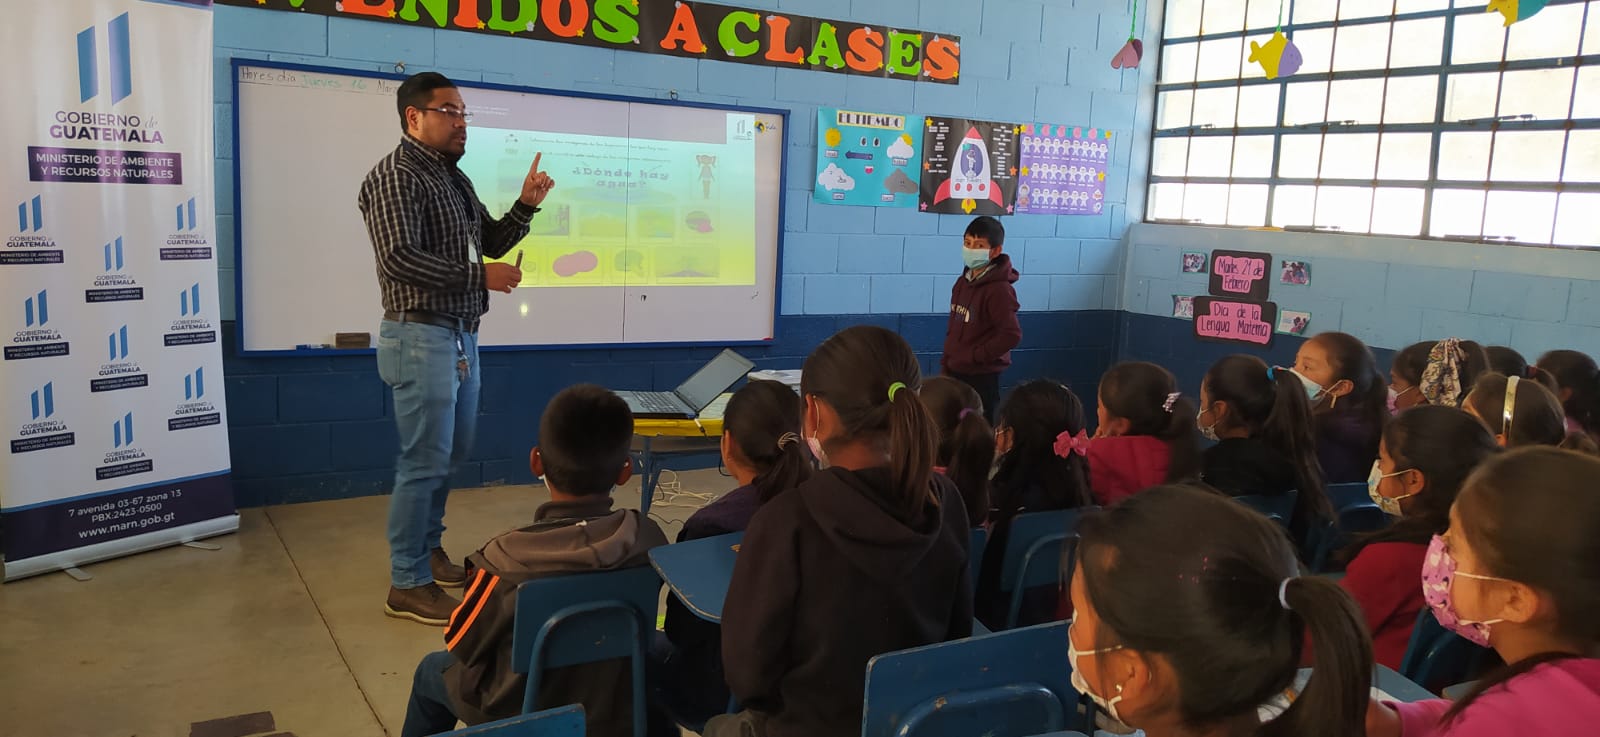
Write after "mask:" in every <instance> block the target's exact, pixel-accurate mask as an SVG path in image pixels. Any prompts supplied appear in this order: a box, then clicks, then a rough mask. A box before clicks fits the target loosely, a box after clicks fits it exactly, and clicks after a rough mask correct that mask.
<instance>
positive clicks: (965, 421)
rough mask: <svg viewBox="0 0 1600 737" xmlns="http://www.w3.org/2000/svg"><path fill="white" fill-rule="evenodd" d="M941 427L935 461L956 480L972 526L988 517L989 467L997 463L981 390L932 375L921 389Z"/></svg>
mask: <svg viewBox="0 0 1600 737" xmlns="http://www.w3.org/2000/svg"><path fill="white" fill-rule="evenodd" d="M919 394H920V396H921V397H922V403H923V404H925V405H927V407H928V414H930V415H932V417H933V424H934V425H935V426H936V427H938V428H939V451H938V454H937V455H936V458H937V460H936V464H937V465H939V466H943V467H944V475H945V476H946V477H948V478H949V479H950V480H951V481H952V482H954V483H955V485H956V489H958V490H960V492H961V500H962V501H963V502H964V503H965V504H966V507H967V522H968V523H969V524H971V525H972V526H973V527H977V526H978V525H981V524H983V521H984V520H985V519H987V518H988V517H989V467H990V466H992V465H994V428H992V427H990V426H989V421H988V420H986V419H984V417H983V409H984V408H983V400H982V399H981V398H980V397H979V396H978V391H977V390H976V389H973V388H972V387H970V386H967V385H966V384H964V383H962V382H960V381H957V380H955V379H952V378H950V377H948V376H931V377H928V380H927V381H924V382H922V391H921V392H919Z"/></svg>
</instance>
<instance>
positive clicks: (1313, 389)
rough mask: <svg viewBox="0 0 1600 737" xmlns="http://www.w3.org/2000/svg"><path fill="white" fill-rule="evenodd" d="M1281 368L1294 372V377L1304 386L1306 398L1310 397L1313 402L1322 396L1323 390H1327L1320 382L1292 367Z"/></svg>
mask: <svg viewBox="0 0 1600 737" xmlns="http://www.w3.org/2000/svg"><path fill="white" fill-rule="evenodd" d="M1282 370H1284V371H1288V372H1289V373H1291V374H1294V376H1295V378H1297V379H1299V380H1300V385H1301V386H1304V387H1305V388H1306V398H1307V399H1310V400H1311V401H1312V403H1313V404H1314V403H1316V401H1317V400H1318V399H1321V398H1322V394H1323V392H1326V391H1327V389H1325V388H1324V387H1323V386H1322V385H1321V384H1318V383H1317V382H1315V381H1312V380H1311V379H1308V378H1306V375H1305V374H1302V373H1300V372H1299V371H1296V370H1294V369H1282Z"/></svg>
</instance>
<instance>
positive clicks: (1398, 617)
mask: <svg viewBox="0 0 1600 737" xmlns="http://www.w3.org/2000/svg"><path fill="white" fill-rule="evenodd" d="M1499 450H1500V448H1499V446H1497V445H1495V442H1494V438H1493V437H1491V436H1490V435H1489V431H1488V430H1487V429H1485V428H1484V426H1483V423H1480V422H1478V421H1477V420H1476V419H1473V417H1472V416H1471V415H1469V414H1467V413H1465V412H1462V411H1461V410H1458V409H1455V408H1453V407H1434V406H1428V405H1418V406H1417V407H1414V408H1412V409H1408V410H1406V411H1404V412H1401V413H1400V414H1398V415H1396V416H1395V418H1394V419H1393V420H1390V421H1389V424H1388V426H1386V427H1385V428H1384V430H1383V440H1382V442H1380V443H1379V444H1378V460H1377V461H1374V462H1373V465H1372V473H1371V475H1370V476H1369V477H1368V479H1367V493H1368V494H1369V495H1370V496H1371V497H1372V500H1373V502H1374V503H1375V504H1377V505H1378V507H1379V508H1380V509H1382V510H1383V511H1384V512H1385V513H1386V514H1389V515H1392V516H1394V517H1397V518H1399V519H1397V520H1396V521H1395V523H1394V525H1392V526H1390V527H1388V528H1386V529H1383V530H1379V531H1377V532H1373V533H1369V534H1367V535H1364V536H1362V537H1360V538H1357V539H1356V541H1355V542H1353V543H1351V545H1350V546H1349V547H1348V548H1346V549H1345V550H1344V551H1343V552H1341V553H1340V556H1339V557H1340V558H1342V559H1343V560H1347V561H1349V566H1348V568H1347V569H1346V573H1345V576H1344V578H1342V579H1340V580H1339V585H1341V586H1343V587H1344V589H1345V590H1346V591H1349V592H1350V595H1351V596H1353V597H1355V600H1356V603H1357V604H1360V605H1361V611H1362V613H1363V614H1365V615H1366V620H1367V631H1368V632H1370V633H1372V646H1373V650H1374V652H1375V654H1376V656H1377V660H1378V662H1379V663H1381V664H1383V665H1386V666H1389V667H1390V668H1394V669H1396V670H1398V669H1399V668H1400V661H1401V660H1402V659H1404V658H1405V655H1406V647H1407V646H1408V645H1409V644H1410V642H1411V630H1412V629H1413V628H1414V627H1415V626H1416V623H1417V614H1418V613H1420V612H1421V611H1422V608H1423V607H1425V606H1427V604H1426V603H1425V602H1423V600H1422V587H1420V586H1418V585H1417V575H1418V573H1420V572H1421V571H1422V561H1423V557H1424V555H1425V554H1426V553H1427V551H1428V541H1429V540H1432V539H1433V536H1434V535H1438V534H1440V533H1442V532H1444V531H1445V528H1447V527H1449V526H1450V505H1451V504H1454V503H1455V501H1456V494H1457V493H1459V492H1460V491H1461V484H1462V483H1463V482H1465V481H1466V479H1467V476H1468V475H1469V474H1471V473H1472V471H1473V469H1475V468H1477V467H1478V466H1479V465H1481V464H1482V463H1483V462H1484V461H1486V460H1488V459H1489V458H1490V457H1491V456H1493V455H1494V454H1495V453H1497V452H1498V451H1499Z"/></svg>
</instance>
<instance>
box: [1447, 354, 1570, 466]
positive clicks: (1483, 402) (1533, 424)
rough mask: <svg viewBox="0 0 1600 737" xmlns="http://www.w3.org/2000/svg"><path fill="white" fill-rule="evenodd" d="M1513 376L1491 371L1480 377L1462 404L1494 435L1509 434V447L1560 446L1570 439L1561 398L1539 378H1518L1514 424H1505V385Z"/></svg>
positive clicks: (1512, 412)
mask: <svg viewBox="0 0 1600 737" xmlns="http://www.w3.org/2000/svg"><path fill="white" fill-rule="evenodd" d="M1510 381H1511V380H1510V379H1508V378H1506V377H1505V376H1503V375H1501V374H1497V373H1494V372H1492V371H1491V372H1489V373H1486V374H1484V375H1483V376H1480V377H1478V383H1476V384H1473V385H1472V392H1471V393H1470V394H1468V395H1467V401H1466V402H1464V403H1463V404H1462V407H1463V408H1465V407H1466V406H1467V405H1471V406H1472V411H1473V413H1474V414H1476V415H1477V416H1478V419H1480V420H1482V421H1483V424H1484V425H1487V426H1488V427H1489V432H1490V433H1491V434H1495V435H1499V434H1501V433H1504V434H1505V436H1506V447H1507V448H1515V447H1519V446H1523V445H1561V444H1562V443H1563V442H1565V441H1566V439H1567V419H1566V416H1565V415H1564V414H1562V412H1561V400H1559V399H1556V395H1554V394H1552V393H1550V390H1549V389H1546V388H1544V386H1542V385H1541V384H1539V382H1537V381H1527V380H1519V381H1518V382H1517V395H1516V397H1515V398H1514V399H1513V400H1512V401H1513V402H1514V404H1513V406H1512V408H1511V427H1509V428H1508V427H1506V412H1505V408H1506V385H1507V384H1508V383H1510Z"/></svg>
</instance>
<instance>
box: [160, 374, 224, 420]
mask: <svg viewBox="0 0 1600 737" xmlns="http://www.w3.org/2000/svg"><path fill="white" fill-rule="evenodd" d="M220 424H222V413H220V412H218V411H217V407H216V405H214V404H212V403H211V400H209V399H206V370H205V367H203V366H202V367H199V368H196V369H195V370H194V371H191V372H189V373H187V374H184V375H183V401H182V402H180V403H179V404H178V406H177V407H176V408H175V409H173V410H172V417H171V419H168V420H167V430H168V431H169V432H176V431H178V430H192V429H194V428H197V427H209V426H212V425H220Z"/></svg>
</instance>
